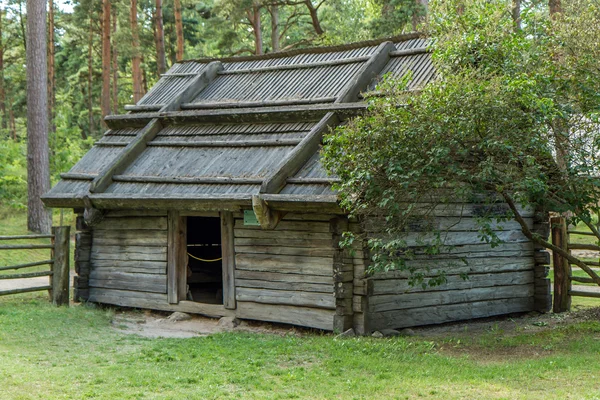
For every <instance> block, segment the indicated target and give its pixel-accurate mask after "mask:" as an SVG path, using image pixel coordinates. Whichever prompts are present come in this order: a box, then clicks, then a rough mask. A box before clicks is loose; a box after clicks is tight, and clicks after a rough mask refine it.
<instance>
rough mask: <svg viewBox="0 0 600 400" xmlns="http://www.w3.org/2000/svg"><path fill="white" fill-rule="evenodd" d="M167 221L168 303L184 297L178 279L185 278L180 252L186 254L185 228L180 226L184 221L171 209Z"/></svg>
mask: <svg viewBox="0 0 600 400" xmlns="http://www.w3.org/2000/svg"><path fill="white" fill-rule="evenodd" d="M167 223H168V232H167V249H168V259H167V298H168V301H169V304H177V303H178V302H179V300H181V299H183V298H185V294H183V293H180V288H184V287H183V284H181V283H180V281H181V280H185V279H186V272H185V270H184V268H183V267H182V265H181V264H182V261H183V257H182V255H181V254H180V253H181V252H182V251H184V252H186V254H185V255H186V256H187V249H186V247H185V245H184V243H185V242H186V238H185V235H184V233H185V229H186V228H184V227H183V226H182V225H186V222H185V221H184V220H183V218H182V217H180V216H179V212H178V211H173V210H171V211H169V212H168V217H167ZM186 266H187V265H186ZM184 292H185V289H184Z"/></svg>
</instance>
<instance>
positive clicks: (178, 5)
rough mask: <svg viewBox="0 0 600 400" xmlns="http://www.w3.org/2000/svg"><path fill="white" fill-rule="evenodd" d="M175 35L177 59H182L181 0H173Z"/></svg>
mask: <svg viewBox="0 0 600 400" xmlns="http://www.w3.org/2000/svg"><path fill="white" fill-rule="evenodd" d="M175 36H176V37H177V52H176V56H175V57H176V59H177V61H181V60H183V20H182V18H181V1H180V0H175Z"/></svg>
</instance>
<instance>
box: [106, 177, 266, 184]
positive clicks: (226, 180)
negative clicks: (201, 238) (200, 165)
mask: <svg viewBox="0 0 600 400" xmlns="http://www.w3.org/2000/svg"><path fill="white" fill-rule="evenodd" d="M113 180H114V181H115V182H136V183H175V184H195V185H207V184H230V185H260V184H262V182H263V179H262V178H235V177H228V176H214V177H186V176H173V177H169V176H144V175H115V176H113Z"/></svg>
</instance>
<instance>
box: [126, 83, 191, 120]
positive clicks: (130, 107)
mask: <svg viewBox="0 0 600 400" xmlns="http://www.w3.org/2000/svg"><path fill="white" fill-rule="evenodd" d="M194 75H197V74H194ZM164 106H166V104H125V107H124V108H125V111H137V112H152V111H160V109H161V108H163V107H164Z"/></svg>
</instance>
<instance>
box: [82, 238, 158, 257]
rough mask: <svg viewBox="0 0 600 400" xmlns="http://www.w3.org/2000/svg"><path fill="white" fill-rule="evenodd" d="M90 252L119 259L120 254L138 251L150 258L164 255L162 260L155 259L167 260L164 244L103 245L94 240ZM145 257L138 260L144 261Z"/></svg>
mask: <svg viewBox="0 0 600 400" xmlns="http://www.w3.org/2000/svg"><path fill="white" fill-rule="evenodd" d="M91 253H92V254H103V255H106V256H107V258H105V259H108V260H120V259H121V258H120V257H121V254H135V253H139V254H140V255H145V256H151V257H150V258H149V259H150V260H152V259H153V258H152V256H165V259H164V260H157V261H167V260H166V255H167V248H166V246H142V245H138V246H131V245H125V244H124V245H121V246H118V245H113V246H105V245H99V244H98V243H96V241H95V240H94V248H93V251H92V252H91ZM144 260H145V258H142V259H140V261H144Z"/></svg>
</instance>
